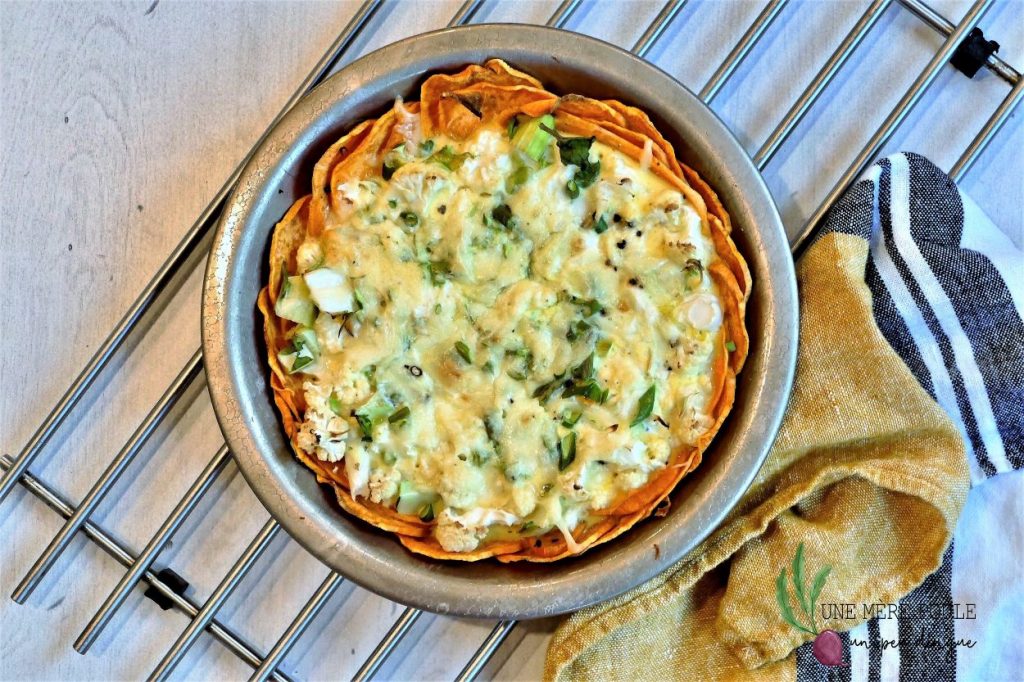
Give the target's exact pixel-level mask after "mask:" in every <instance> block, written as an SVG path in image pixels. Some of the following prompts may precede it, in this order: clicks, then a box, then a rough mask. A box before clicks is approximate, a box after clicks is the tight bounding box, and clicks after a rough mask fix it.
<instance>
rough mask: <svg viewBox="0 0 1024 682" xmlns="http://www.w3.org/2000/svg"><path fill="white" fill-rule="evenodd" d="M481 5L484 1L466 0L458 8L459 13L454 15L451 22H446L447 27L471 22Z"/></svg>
mask: <svg viewBox="0 0 1024 682" xmlns="http://www.w3.org/2000/svg"><path fill="white" fill-rule="evenodd" d="M483 4H484V0H466V1H465V2H464V3H462V7H459V11H458V12H456V13H455V16H453V17H452V19H451V21H449V22H448V27H449V28H451V27H453V26H461V25H463V24H468V23H469V22H471V21H473V17H474V16H476V13H477V12H479V11H480V7H481V6H482V5H483Z"/></svg>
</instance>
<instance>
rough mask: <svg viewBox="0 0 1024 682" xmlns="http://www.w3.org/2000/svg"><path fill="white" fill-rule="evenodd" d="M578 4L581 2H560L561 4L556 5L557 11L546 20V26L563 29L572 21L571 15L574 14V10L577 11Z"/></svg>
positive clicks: (568, 0) (564, 0)
mask: <svg viewBox="0 0 1024 682" xmlns="http://www.w3.org/2000/svg"><path fill="white" fill-rule="evenodd" d="M580 2H582V0H562V3H561V4H560V5H558V9H556V10H555V13H554V14H552V15H551V18H550V19H548V24H547V25H548V26H552V27H554V28H562V27H564V26H565V25H566V24H568V23H569V20H570V19H572V15H573V14H575V13H576V10H577V9H579V6H580Z"/></svg>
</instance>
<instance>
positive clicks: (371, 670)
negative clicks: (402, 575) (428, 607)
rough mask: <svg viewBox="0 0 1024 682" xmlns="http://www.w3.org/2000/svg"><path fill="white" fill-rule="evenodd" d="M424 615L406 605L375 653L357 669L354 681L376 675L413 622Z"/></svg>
mask: <svg viewBox="0 0 1024 682" xmlns="http://www.w3.org/2000/svg"><path fill="white" fill-rule="evenodd" d="M422 615H423V612H422V611H420V610H419V609H414V608H413V607H411V606H407V607H405V611H402V615H401V616H399V617H398V620H396V621H395V622H394V624H393V625H392V626H391V629H389V630H388V633H387V634H386V635H384V638H383V639H381V640H380V642H379V643H378V644H377V646H376V647H375V648H374V650H373V653H371V654H370V656H369V658H367V659H366V661H364V662H363V665H362V666H360V668H359V670H357V671H356V674H355V676H354V677H353V678H352V682H366V680H369V679H370V678H371V677H373V676H374V675H376V674H377V671H378V670H380V667H381V666H382V665H383V664H384V661H386V660H387V658H388V656H390V655H391V653H392V652H393V651H394V650H395V647H397V646H398V643H399V642H401V641H402V638H403V637H405V635H406V633H407V632H409V629H410V628H412V626H413V624H414V623H415V622H416V621H417V620H418V619H419V617H420V616H422Z"/></svg>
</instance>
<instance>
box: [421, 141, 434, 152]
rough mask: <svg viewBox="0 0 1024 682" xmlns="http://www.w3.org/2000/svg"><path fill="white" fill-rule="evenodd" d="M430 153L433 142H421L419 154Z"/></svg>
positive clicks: (432, 148)
mask: <svg viewBox="0 0 1024 682" xmlns="http://www.w3.org/2000/svg"><path fill="white" fill-rule="evenodd" d="M432 151H434V141H433V140H423V142H420V152H422V153H423V154H425V155H426V154H430V153H431V152H432Z"/></svg>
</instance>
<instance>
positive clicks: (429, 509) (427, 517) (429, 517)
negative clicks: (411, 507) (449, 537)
mask: <svg viewBox="0 0 1024 682" xmlns="http://www.w3.org/2000/svg"><path fill="white" fill-rule="evenodd" d="M433 520H434V505H433V503H431V504H427V505H424V506H423V509H420V521H433Z"/></svg>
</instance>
